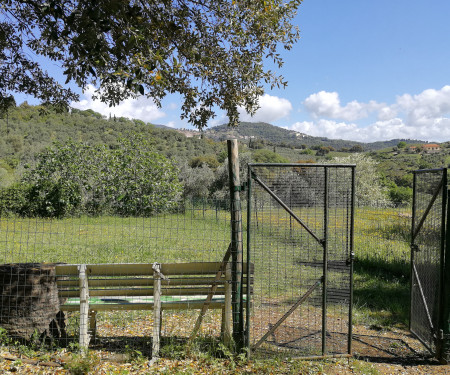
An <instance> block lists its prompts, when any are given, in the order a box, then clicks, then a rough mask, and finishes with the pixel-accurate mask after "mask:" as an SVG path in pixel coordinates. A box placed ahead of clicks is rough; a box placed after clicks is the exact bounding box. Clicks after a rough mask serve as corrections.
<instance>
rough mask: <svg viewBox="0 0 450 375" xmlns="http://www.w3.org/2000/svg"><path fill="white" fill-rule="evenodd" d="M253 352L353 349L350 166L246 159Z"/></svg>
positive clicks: (352, 173) (320, 353)
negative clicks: (263, 161) (251, 162)
mask: <svg viewBox="0 0 450 375" xmlns="http://www.w3.org/2000/svg"><path fill="white" fill-rule="evenodd" d="M248 174H249V176H248V185H249V186H248V206H247V209H248V212H247V215H248V232H247V259H248V261H250V262H252V263H253V264H254V280H253V298H252V303H251V308H250V309H249V308H247V314H248V315H247V322H250V324H249V325H247V326H248V332H247V334H248V336H247V337H249V340H248V343H249V346H250V348H251V349H252V350H253V352H254V353H258V352H261V351H263V352H264V353H267V352H272V353H273V352H275V353H279V352H287V353H289V355H293V356H302V357H321V356H326V355H334V356H339V355H343V356H345V355H349V354H350V353H351V334H352V324H351V312H352V311H351V306H352V267H353V217H354V185H355V166H354V165H331V164H329V165H318V164H250V165H249V167H248Z"/></svg>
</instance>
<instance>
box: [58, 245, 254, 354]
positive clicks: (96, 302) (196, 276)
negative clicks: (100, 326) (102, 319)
mask: <svg viewBox="0 0 450 375" xmlns="http://www.w3.org/2000/svg"><path fill="white" fill-rule="evenodd" d="M228 258H229V251H228V252H227V255H226V256H225V258H224V260H223V261H222V262H193V263H162V264H160V263H153V264H140V263H139V264H129V263H128V264H61V265H57V266H56V275H57V284H58V292H59V297H60V299H61V301H63V302H62V304H61V306H60V309H61V310H62V311H80V338H79V340H80V347H82V348H87V347H88V345H89V341H90V336H89V333H88V327H89V329H90V330H91V333H92V335H94V336H95V333H96V314H97V312H98V311H106V310H153V317H154V324H153V350H152V357H154V358H155V357H157V356H158V353H159V341H160V329H161V326H160V324H161V313H162V311H163V310H185V309H200V310H201V312H200V315H199V318H198V320H197V323H196V325H195V327H194V329H193V333H192V335H191V337H193V336H195V335H196V333H197V331H198V329H199V327H200V325H201V322H202V319H203V316H204V315H205V313H206V311H207V310H208V309H222V335H223V338H224V340H229V339H230V337H231V326H232V317H231V264H230V263H229V262H228ZM252 271H253V270H252V269H251V272H252ZM243 272H244V275H245V274H246V272H247V265H246V264H244V265H243ZM243 292H244V294H245V296H246V294H247V288H246V278H244V285H243ZM245 298H246V297H245Z"/></svg>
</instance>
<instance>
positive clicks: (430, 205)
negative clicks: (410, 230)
mask: <svg viewBox="0 0 450 375" xmlns="http://www.w3.org/2000/svg"><path fill="white" fill-rule="evenodd" d="M443 184H444V178H442V180H441V182H440V183H439V186H438V187H437V188H436V191H435V192H434V194H433V197H432V198H431V200H430V203H428V207H427V209H426V210H425V212H424V213H423V215H422V218H421V219H420V222H419V224H418V225H417V227H416V228H415V231H414V234H413V237H412V240H411V242H413V243H414V241H415V239H416V237H417V235H418V234H419V232H420V230H421V229H422V226H423V224H424V223H425V220H426V218H427V216H428V214H429V212H430V210H431V208H432V207H433V205H434V202H435V201H436V198H437V197H438V195H439V193H440V191H441V189H442V185H443Z"/></svg>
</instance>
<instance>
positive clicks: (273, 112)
mask: <svg viewBox="0 0 450 375" xmlns="http://www.w3.org/2000/svg"><path fill="white" fill-rule="evenodd" d="M259 106H260V108H259V109H258V110H257V111H256V113H255V114H254V115H253V116H250V115H249V114H248V113H247V112H246V111H245V109H244V108H239V114H240V121H252V122H258V121H261V122H269V123H270V122H274V121H277V120H279V119H281V118H283V117H286V116H288V115H289V113H290V112H291V111H292V104H291V102H290V101H289V100H287V99H283V98H279V97H277V96H272V95H268V94H264V95H263V96H261V97H260V98H259Z"/></svg>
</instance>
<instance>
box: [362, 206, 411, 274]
mask: <svg viewBox="0 0 450 375" xmlns="http://www.w3.org/2000/svg"><path fill="white" fill-rule="evenodd" d="M411 219H412V211H411V205H409V204H403V205H400V204H398V205H392V206H386V205H384V204H380V205H377V204H373V205H371V206H367V205H358V206H357V207H356V210H355V231H354V241H355V257H356V259H355V260H356V262H357V264H358V265H359V266H360V267H364V268H372V269H380V270H383V271H386V272H392V273H394V274H398V275H404V276H405V277H407V276H408V275H409V271H410V267H409V264H410V239H411Z"/></svg>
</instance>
